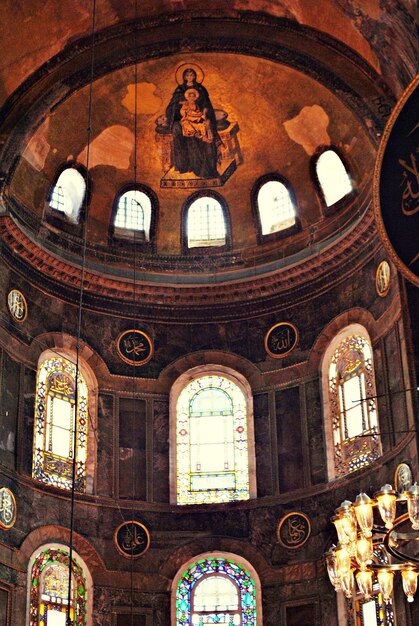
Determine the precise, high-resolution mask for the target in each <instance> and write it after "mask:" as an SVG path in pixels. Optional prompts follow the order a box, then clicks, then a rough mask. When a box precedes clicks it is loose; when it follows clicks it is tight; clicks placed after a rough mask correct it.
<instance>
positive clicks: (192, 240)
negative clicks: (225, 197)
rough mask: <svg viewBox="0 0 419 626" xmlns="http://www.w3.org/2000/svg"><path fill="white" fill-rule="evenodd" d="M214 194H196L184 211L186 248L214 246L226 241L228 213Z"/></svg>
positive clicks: (219, 245) (223, 244)
mask: <svg viewBox="0 0 419 626" xmlns="http://www.w3.org/2000/svg"><path fill="white" fill-rule="evenodd" d="M223 204H224V203H222V202H221V198H218V197H215V195H209V194H207V195H198V197H196V196H195V199H192V201H189V203H188V204H187V206H186V211H185V217H186V219H185V235H186V248H187V249H191V248H207V247H211V248H215V247H223V246H226V245H227V243H228V232H229V225H228V214H227V209H226V207H225V206H224V205H223Z"/></svg>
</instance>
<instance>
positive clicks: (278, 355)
mask: <svg viewBox="0 0 419 626" xmlns="http://www.w3.org/2000/svg"><path fill="white" fill-rule="evenodd" d="M278 326H291V328H293V329H294V332H295V342H294V344H293V345H292V347H291V348H290V349H289V350H288V351H287V352H284V353H283V354H274V353H273V352H271V351H270V350H269V347H268V338H269V335H270V334H271V332H272V331H273V330H274V329H275V328H278ZM299 338H300V336H299V334H298V329H297V327H296V326H294V324H292V323H291V322H278V324H274V325H273V326H271V328H270V329H269V330H268V332H267V333H266V335H265V340H264V344H265V350H266V352H267V353H268V354H269V355H270V356H271V357H272V358H274V359H283V358H284V356H287V354H289V353H290V352H292V351H293V350H294V348H295V346H296V345H297V343H298V340H299Z"/></svg>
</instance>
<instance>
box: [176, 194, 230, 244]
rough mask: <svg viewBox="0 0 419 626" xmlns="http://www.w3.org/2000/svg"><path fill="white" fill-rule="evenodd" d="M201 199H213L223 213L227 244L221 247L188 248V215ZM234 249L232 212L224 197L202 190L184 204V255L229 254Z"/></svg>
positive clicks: (182, 215)
mask: <svg viewBox="0 0 419 626" xmlns="http://www.w3.org/2000/svg"><path fill="white" fill-rule="evenodd" d="M199 198H213V199H214V200H216V201H217V202H218V203H219V204H220V206H221V210H222V212H223V216H224V223H225V243H224V244H223V245H221V246H196V247H194V248H190V247H189V246H188V213H189V209H190V207H191V205H192V204H193V203H194V202H195V201H196V200H199ZM231 247H232V235H231V220H230V211H229V208H228V205H227V202H226V201H225V199H224V198H223V196H222V195H221V194H219V193H217V192H215V191H212V190H210V189H206V190H201V191H197V192H195V193H193V194H192V195H191V196H189V197H188V198H187V200H186V202H184V204H183V207H182V212H181V248H182V253H183V254H185V255H188V256H202V255H208V254H217V253H220V252H227V251H228V250H231Z"/></svg>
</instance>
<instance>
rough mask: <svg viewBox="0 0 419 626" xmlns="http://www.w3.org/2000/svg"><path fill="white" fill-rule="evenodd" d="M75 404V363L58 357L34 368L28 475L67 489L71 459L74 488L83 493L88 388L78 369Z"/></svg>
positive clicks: (69, 481) (68, 486)
mask: <svg viewBox="0 0 419 626" xmlns="http://www.w3.org/2000/svg"><path fill="white" fill-rule="evenodd" d="M75 404H76V366H75V365H74V364H73V363H71V362H70V361H68V360H67V359H65V358H63V357H58V356H57V357H52V358H49V359H47V360H45V361H44V362H43V363H42V364H41V365H40V367H39V369H38V378H37V387H36V399H35V434H34V453H33V467H32V476H33V477H34V478H36V479H37V480H40V481H42V482H44V483H47V484H49V485H54V486H55V487H61V488H62V489H71V486H72V474H73V462H74V458H75V462H76V481H75V488H76V490H77V491H80V492H83V491H85V485H86V454H87V423H88V391H87V385H86V382H85V380H84V378H83V375H82V374H81V372H80V371H79V373H78V383H77V405H78V406H77V411H76V407H75ZM76 420H77V422H76ZM75 428H77V431H76V434H77V440H76V446H75V449H74V429H75Z"/></svg>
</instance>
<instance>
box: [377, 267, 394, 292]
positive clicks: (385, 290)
mask: <svg viewBox="0 0 419 626" xmlns="http://www.w3.org/2000/svg"><path fill="white" fill-rule="evenodd" d="M384 264H386V265H387V267H388V284H387V287H386V288H385V289H384V291H380V290H379V288H378V275H379V273H380V270H381V268H382V267H383V266H384ZM390 285H391V267H390V265H389V263H388V262H387V261H386V260H385V259H384V260H383V261H381V263H379V265H378V267H377V271H376V272H375V290H376V292H377V294H378V295H379V296H380V298H385V296H386V295H387V294H388V292H389V291H390Z"/></svg>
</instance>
